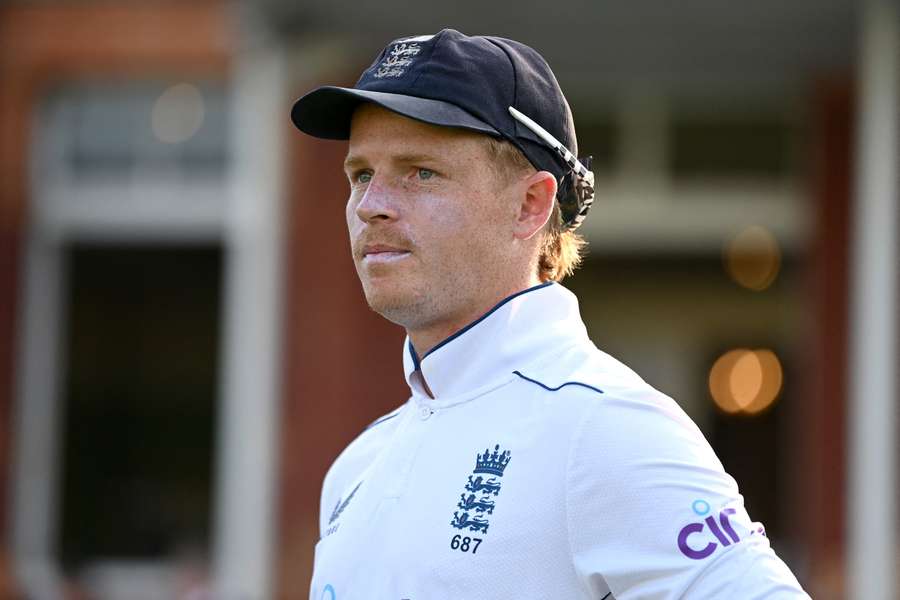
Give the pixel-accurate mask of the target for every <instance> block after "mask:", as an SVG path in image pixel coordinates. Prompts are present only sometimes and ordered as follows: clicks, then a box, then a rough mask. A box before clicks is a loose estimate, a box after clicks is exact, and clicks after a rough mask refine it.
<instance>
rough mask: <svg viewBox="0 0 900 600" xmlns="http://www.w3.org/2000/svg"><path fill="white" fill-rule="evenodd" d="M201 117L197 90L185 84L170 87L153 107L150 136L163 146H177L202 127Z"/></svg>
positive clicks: (202, 107)
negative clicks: (163, 143)
mask: <svg viewBox="0 0 900 600" xmlns="http://www.w3.org/2000/svg"><path fill="white" fill-rule="evenodd" d="M203 116H204V104H203V95H202V94H201V93H200V90H198V89H197V87H196V86H193V85H191V84H189V83H179V84H177V85H173V86H172V87H170V88H169V89H167V90H166V91H165V92H163V93H162V95H161V96H160V97H159V98H157V100H156V103H155V104H154V105H153V114H152V117H151V121H152V126H153V134H154V135H155V136H156V137H157V138H159V140H160V141H162V142H166V143H167V144H179V143H181V142H184V141H187V140H189V139H191V137H193V136H194V134H195V133H197V131H198V130H199V129H200V126H201V125H203Z"/></svg>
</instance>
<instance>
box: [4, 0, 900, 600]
mask: <svg viewBox="0 0 900 600" xmlns="http://www.w3.org/2000/svg"><path fill="white" fill-rule="evenodd" d="M898 15H900V6H898V3H897V2H896V1H892V0H871V1H868V2H864V1H859V2H855V1H853V0H794V1H792V2H776V1H775V0H759V1H757V2H743V3H738V2H722V1H721V0H683V1H682V2H678V3H677V5H676V4H673V3H664V2H650V1H643V0H642V1H635V0H628V1H626V0H607V1H605V2H589V1H586V0H573V1H570V2H567V3H560V4H554V5H552V6H550V5H548V4H546V3H545V2H537V1H535V0H521V1H519V2H489V3H484V2H475V1H473V0H461V1H459V2H455V3H449V2H448V3H443V4H437V3H431V4H429V5H427V6H424V5H415V4H411V3H405V2H402V1H399V0H383V1H382V2H379V3H369V2H360V1H356V2H351V1H349V0H331V1H329V2H324V1H315V0H310V1H307V2H296V1H287V0H260V1H257V2H251V1H232V2H224V1H210V0H202V1H198V2H190V3H184V2H171V1H164V0H159V1H153V0H142V1H131V2H110V1H101V0H83V1H79V2H72V1H62V0H60V1H55V0H44V1H41V2H34V1H24V0H22V1H13V0H6V1H3V2H0V132H2V135H0V182H2V185H0V509H2V511H3V514H4V515H5V518H4V519H3V520H0V599H7V598H8V599H11V600H12V599H19V598H29V599H32V598H34V599H39V600H44V599H47V600H55V599H79V600H83V599H123V600H141V599H144V598H146V599H170V598H173V599H174V598H177V599H181V598H185V599H188V598H190V599H195V600H196V599H201V598H217V599H219V598H227V599H232V598H234V599H238V598H241V599H256V598H259V599H264V598H283V599H286V600H287V599H294V598H306V597H308V593H309V592H308V586H309V579H310V575H311V567H312V558H313V547H314V544H315V542H316V541H317V539H318V536H319V532H318V503H319V491H320V485H321V482H322V478H323V476H324V474H325V471H326V469H327V468H328V466H329V465H330V464H331V462H332V460H333V459H334V458H335V457H336V456H337V454H338V453H339V452H340V451H341V450H342V449H343V447H344V446H345V445H346V444H347V443H348V442H349V441H350V440H352V439H353V438H354V437H355V436H356V435H357V434H358V433H359V432H360V431H361V430H362V429H363V428H364V427H365V426H366V425H367V424H368V423H369V422H371V421H372V420H374V419H375V418H376V417H378V416H379V415H381V414H383V413H385V412H387V411H388V410H390V409H392V408H394V407H396V406H398V405H400V404H402V403H403V402H405V401H406V399H407V397H408V396H407V390H406V387H405V383H404V381H403V374H402V365H401V343H402V339H403V332H402V331H401V330H400V329H398V328H396V327H394V326H392V325H390V324H389V323H387V322H385V321H383V320H381V319H380V318H379V317H378V316H376V315H374V314H373V313H371V312H370V311H369V310H368V308H367V307H366V305H365V302H364V299H363V296H362V293H361V289H360V286H359V284H358V281H357V278H356V274H355V271H354V269H353V266H352V262H351V260H350V257H349V252H348V242H347V240H346V232H345V224H344V217H343V204H344V202H345V198H346V193H347V189H346V181H345V179H344V176H343V174H342V171H341V161H342V159H343V155H344V153H345V152H346V144H345V143H340V142H325V141H321V140H317V139H312V138H310V137H307V136H304V135H302V134H300V133H299V132H297V131H296V130H294V129H293V127H292V125H291V124H290V120H289V117H288V115H289V110H290V106H291V103H292V101H293V100H294V99H295V98H296V97H298V96H300V95H301V94H302V93H304V92H306V91H308V90H310V89H312V88H313V87H315V86H317V85H320V84H343V85H352V83H353V82H354V81H355V80H356V77H357V76H358V74H359V73H360V72H361V71H362V70H363V69H364V68H366V67H367V66H368V65H369V64H370V63H371V61H372V60H373V59H374V58H375V56H376V55H377V54H378V52H379V51H380V49H381V48H382V47H383V46H384V45H385V44H386V43H387V42H388V41H390V40H392V39H394V38H397V37H401V36H405V35H414V34H425V33H435V32H437V31H438V30H440V29H442V28H444V27H453V28H455V29H459V30H461V31H463V32H465V33H468V34H493V35H501V36H505V37H510V38H514V39H517V40H520V41H522V42H525V43H527V44H529V45H531V46H533V47H534V48H536V49H537V50H538V51H540V52H541V53H542V54H543V55H544V56H545V57H546V58H547V59H548V62H549V63H550V64H551V66H552V67H553V69H554V71H555V73H556V75H557V77H558V79H559V81H560V84H561V86H562V88H563V90H564V91H565V93H566V95H567V97H568V98H569V101H570V104H571V107H572V110H573V113H574V115H575V122H576V128H577V131H578V140H579V148H580V154H582V155H586V154H592V155H593V156H594V164H595V172H596V174H597V182H598V185H597V201H596V202H595V204H594V208H593V210H592V213H591V215H590V218H589V219H588V220H587V222H586V224H585V225H584V227H583V229H584V233H585V234H586V237H587V238H588V240H589V242H590V255H589V258H588V260H587V261H586V263H585V265H584V267H583V268H582V269H581V270H580V271H579V272H578V273H577V275H576V276H575V277H573V278H571V279H569V280H567V281H566V282H565V285H567V286H568V287H570V288H571V289H572V290H573V291H575V292H576V293H577V294H578V295H579V298H580V301H581V309H582V313H583V316H584V318H585V321H586V323H587V325H588V328H589V330H590V333H591V336H592V338H593V340H594V341H595V343H596V344H597V345H598V346H599V347H600V348H601V349H603V350H605V351H606V352H608V353H610V354H612V355H613V356H615V357H617V358H619V359H620V360H622V361H623V362H625V363H626V364H628V365H629V366H631V367H632V368H633V369H635V370H636V371H637V372H638V373H640V374H641V375H642V376H643V377H644V378H645V379H646V380H647V381H648V382H649V383H650V384H652V385H653V386H655V387H657V388H658V389H660V390H662V391H663V392H664V393H666V394H667V395H670V396H672V397H673V398H674V399H675V400H676V401H678V402H679V404H681V406H682V407H683V408H684V409H685V410H686V411H687V412H688V414H690V415H691V417H692V418H693V419H694V420H695V421H696V422H697V423H698V425H699V426H700V428H701V429H702V430H703V432H704V433H705V435H706V436H707V438H708V439H709V441H710V442H711V443H712V445H713V446H714V448H715V450H716V452H717V453H718V455H719V456H720V457H721V459H722V461H723V463H724V465H725V467H726V469H727V470H728V471H729V472H730V473H731V474H732V475H734V476H735V478H736V479H737V480H738V482H739V484H740V486H741V490H742V492H743V494H744V496H745V499H746V504H747V507H748V510H749V512H750V514H751V516H752V517H753V518H754V519H756V520H760V521H762V522H763V523H764V524H765V525H766V528H767V530H768V534H769V536H770V538H771V540H772V543H773V546H774V547H775V549H776V551H777V552H778V553H779V554H780V555H781V556H782V557H783V558H784V559H785V560H786V561H787V562H788V564H789V565H790V566H791V568H792V569H793V570H794V572H795V573H796V574H797V576H798V578H799V579H800V581H801V582H802V583H803V585H804V586H805V587H806V589H808V590H809V591H810V593H811V594H812V596H813V597H814V598H817V599H832V598H833V599H837V598H867V599H879V598H883V599H888V598H897V597H900V593H898V590H900V587H897V583H896V580H895V579H894V573H895V570H896V568H897V567H898V566H900V563H898V562H897V548H896V541H895V540H896V539H897V538H898V534H900V531H898V527H897V519H896V509H895V504H896V500H897V498H898V494H897V483H896V482H897V480H898V477H897V475H898V464H897V461H896V456H897V454H898V446H897V441H896V429H897V427H896V405H897V380H898V368H897V367H898V363H900V360H898V354H897V341H898V338H900V335H898V327H897V312H898V310H897V306H898V304H897V281H896V273H897V266H898V246H897V228H898V220H900V217H898V197H897V196H898V192H897V179H898V163H900V159H898V152H897V145H898V142H897V138H898V115H900V100H898V74H900V16H898Z"/></svg>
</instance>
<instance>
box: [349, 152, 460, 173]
mask: <svg viewBox="0 0 900 600" xmlns="http://www.w3.org/2000/svg"><path fill="white" fill-rule="evenodd" d="M391 160H392V161H393V162H395V163H398V164H405V165H406V164H415V163H423V162H431V163H440V162H442V161H441V159H440V157H438V156H434V155H431V154H425V153H409V154H398V155H397V156H393V157H391ZM367 164H368V161H367V160H366V159H365V158H363V157H362V156H354V155H352V154H348V155H347V158H345V159H344V170H345V171H350V170H352V169H355V168H358V167H361V166H364V165H367Z"/></svg>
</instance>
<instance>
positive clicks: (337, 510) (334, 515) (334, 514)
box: [325, 481, 363, 536]
mask: <svg viewBox="0 0 900 600" xmlns="http://www.w3.org/2000/svg"><path fill="white" fill-rule="evenodd" d="M362 483H363V482H362V481H360V482H359V483H357V484H356V487H355V488H353V491H352V492H350V493H349V494H348V495H347V497H346V498H345V499H344V501H343V502H342V501H341V499H340V498H338V501H337V504H335V505H334V510H333V511H331V517H329V519H328V525H329V527H328V530H327V531H326V532H325V535H326V536H329V535H331V534H332V533H334V532H335V531H337V528H338V525H340V523H335V521H337V520H338V517H340V516H341V513H342V512H344V509H345V508H347V505H348V504H350V500H351V499H352V498H353V496H354V494H356V490H358V489H359V486H361V485H362Z"/></svg>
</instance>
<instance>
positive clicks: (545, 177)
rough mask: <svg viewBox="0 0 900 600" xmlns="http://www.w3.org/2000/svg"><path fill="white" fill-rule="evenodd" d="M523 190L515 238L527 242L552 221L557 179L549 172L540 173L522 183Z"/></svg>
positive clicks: (514, 232) (514, 230)
mask: <svg viewBox="0 0 900 600" xmlns="http://www.w3.org/2000/svg"><path fill="white" fill-rule="evenodd" d="M522 188H524V189H523V192H522V193H521V195H520V197H519V202H518V205H517V211H518V214H517V215H516V222H515V226H514V228H513V236H514V237H515V238H516V239H518V240H527V239H529V238H530V237H532V236H533V235H534V234H536V233H537V232H538V231H540V230H541V229H542V228H543V227H544V225H546V224H547V221H549V220H550V215H551V214H552V213H553V203H554V202H556V177H554V176H553V174H552V173H550V172H548V171H538V172H537V173H533V174H532V175H530V176H529V177H528V179H526V180H525V181H523V182H522Z"/></svg>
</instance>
